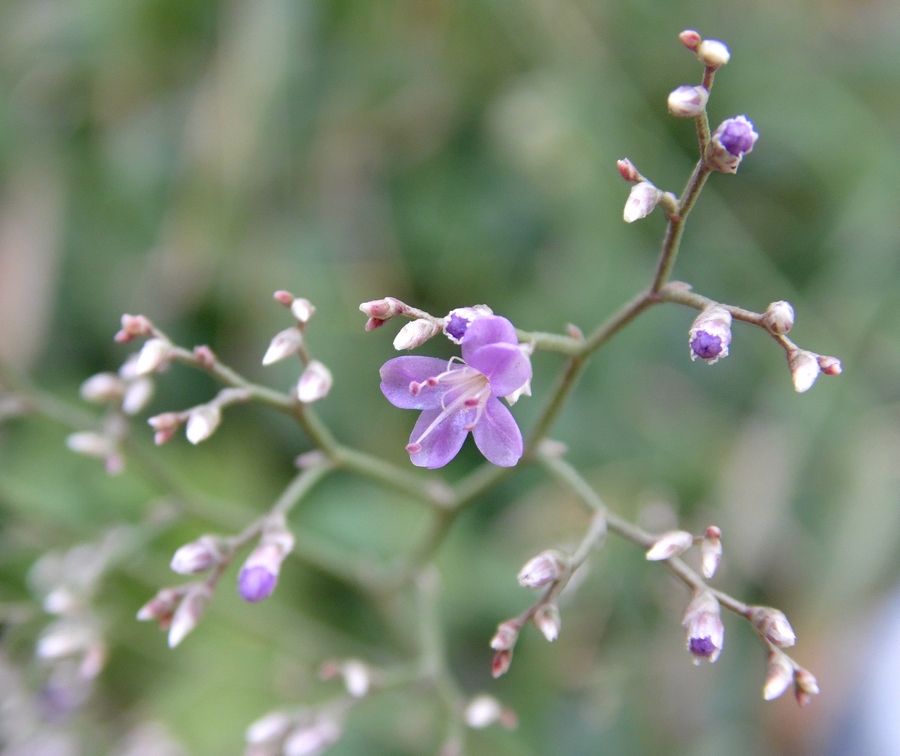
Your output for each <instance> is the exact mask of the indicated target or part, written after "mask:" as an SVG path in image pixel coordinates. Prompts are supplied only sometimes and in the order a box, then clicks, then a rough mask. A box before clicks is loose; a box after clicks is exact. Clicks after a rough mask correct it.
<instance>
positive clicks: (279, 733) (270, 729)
mask: <svg viewBox="0 0 900 756" xmlns="http://www.w3.org/2000/svg"><path fill="white" fill-rule="evenodd" d="M293 724H294V717H292V716H291V715H290V714H288V713H286V712H284V711H273V712H270V713H268V714H266V715H265V716H264V717H261V718H259V719H257V720H256V721H255V722H254V723H253V724H251V725H250V726H249V727H248V728H247V730H246V732H245V733H244V740H246V741H247V743H248V744H249V745H262V744H265V743H276V742H278V741H280V740H282V739H283V738H284V736H285V735H287V733H288V730H290V728H291V727H292V726H293Z"/></svg>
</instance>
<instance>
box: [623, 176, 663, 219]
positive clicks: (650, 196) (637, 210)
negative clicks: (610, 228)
mask: <svg viewBox="0 0 900 756" xmlns="http://www.w3.org/2000/svg"><path fill="white" fill-rule="evenodd" d="M662 196H663V193H662V191H660V190H659V189H657V188H656V187H655V186H653V184H651V183H650V182H649V181H641V182H640V183H638V184H635V185H634V186H633V187H632V188H631V192H630V194H629V195H628V199H627V200H626V201H625V211H624V213H623V217H624V219H625V222H626V223H634V221H636V220H640V219H641V218H646V217H647V216H648V215H650V213H651V212H653V208H654V207H656V206H657V205H658V204H659V201H660V200H661V199H662Z"/></svg>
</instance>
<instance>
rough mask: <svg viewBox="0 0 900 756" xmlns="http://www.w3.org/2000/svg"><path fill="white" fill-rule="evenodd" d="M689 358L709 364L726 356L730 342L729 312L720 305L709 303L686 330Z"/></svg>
mask: <svg viewBox="0 0 900 756" xmlns="http://www.w3.org/2000/svg"><path fill="white" fill-rule="evenodd" d="M688 342H689V343H690V347H691V359H692V360H696V359H701V360H704V361H705V362H707V363H709V364H710V365H713V364H715V363H716V362H718V361H719V360H720V359H722V358H723V357H727V356H728V345H729V344H730V343H731V313H730V312H728V310H726V309H725V308H724V307H722V306H721V305H711V306H710V307H707V308H706V309H705V310H704V311H703V312H701V313H700V314H699V315H698V316H697V319H696V320H695V321H694V324H693V325H692V326H691V330H690V331H689V332H688Z"/></svg>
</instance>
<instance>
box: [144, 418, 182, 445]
mask: <svg viewBox="0 0 900 756" xmlns="http://www.w3.org/2000/svg"><path fill="white" fill-rule="evenodd" d="M147 422H148V423H149V424H150V426H151V427H152V428H153V430H154V431H156V432H155V433H154V434H153V443H155V444H156V445H157V446H162V445H163V444H164V443H166V441H168V440H169V439H170V438H172V436H174V435H175V431H177V430H178V429H179V428H180V427H181V424H182V422H184V421H183V420H182V419H181V416H180V415H179V414H178V413H177V412H163V413H162V414H161V415H154V416H153V417H151V418H148V419H147Z"/></svg>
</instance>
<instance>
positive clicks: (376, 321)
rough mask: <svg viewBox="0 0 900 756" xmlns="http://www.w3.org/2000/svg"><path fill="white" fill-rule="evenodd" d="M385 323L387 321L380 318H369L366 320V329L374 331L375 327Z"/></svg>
mask: <svg viewBox="0 0 900 756" xmlns="http://www.w3.org/2000/svg"><path fill="white" fill-rule="evenodd" d="M385 323H387V321H386V320H381V319H380V318H369V319H368V320H367V321H366V330H367V331H374V330H375V329H376V328H381V326H383V325H384V324H385Z"/></svg>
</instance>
